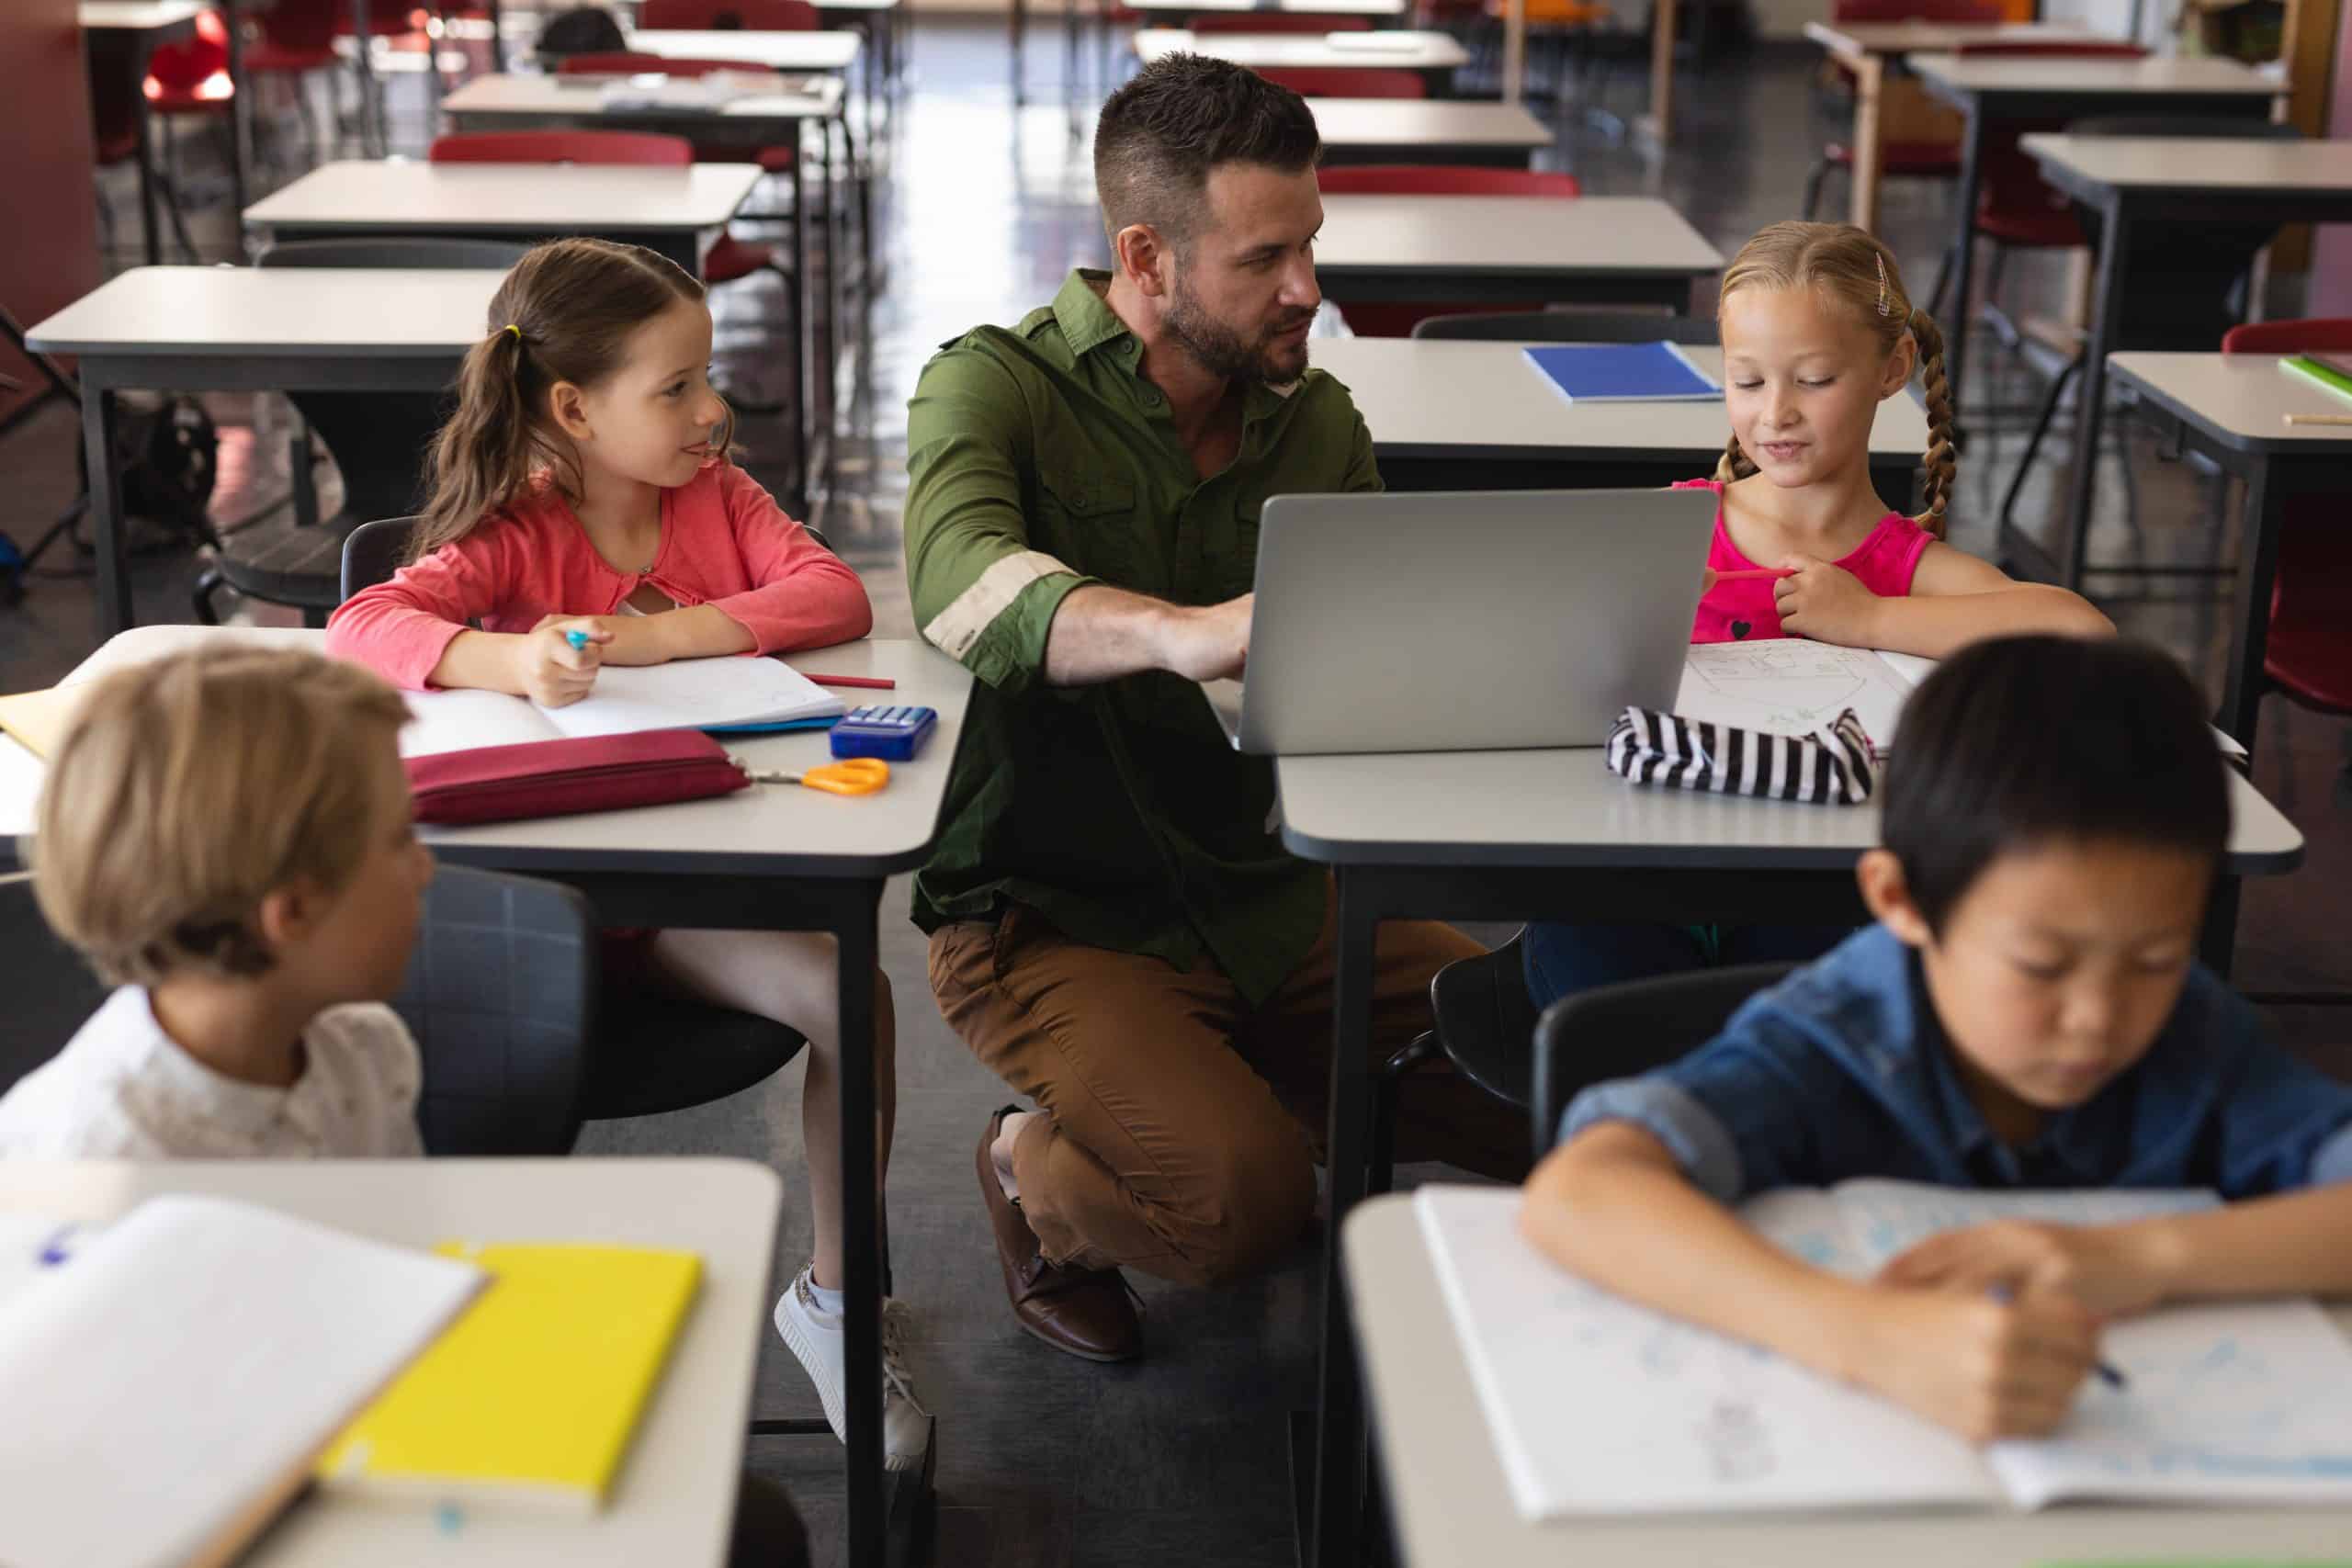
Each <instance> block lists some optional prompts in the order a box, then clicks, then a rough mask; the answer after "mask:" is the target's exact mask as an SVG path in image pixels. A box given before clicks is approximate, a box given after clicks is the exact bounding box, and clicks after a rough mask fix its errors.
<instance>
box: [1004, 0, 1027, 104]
mask: <svg viewBox="0 0 2352 1568" xmlns="http://www.w3.org/2000/svg"><path fill="white" fill-rule="evenodd" d="M1006 26H1007V27H1008V28H1010V29H1011V39H1012V107H1014V108H1019V107H1021V106H1022V105H1023V104H1025V103H1027V102H1028V101H1029V90H1028V85H1027V84H1026V83H1024V82H1023V80H1022V79H1021V43H1022V35H1023V34H1024V33H1026V32H1027V31H1028V30H1029V7H1028V6H1027V4H1026V3H1025V0H1012V6H1010V7H1009V8H1008V19H1007V22H1006Z"/></svg>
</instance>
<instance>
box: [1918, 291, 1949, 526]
mask: <svg viewBox="0 0 2352 1568" xmlns="http://www.w3.org/2000/svg"><path fill="white" fill-rule="evenodd" d="M1910 327H1911V336H1912V339H1913V341H1914V342H1916V343H1917V344H1918V345H1919V380H1920V384H1921V386H1922V388H1923V389H1925V390H1926V392H1927V394H1928V453H1927V456H1926V457H1924V458H1922V459H1921V462H1922V465H1923V466H1924V467H1925V468H1927V470H1928V480H1927V487H1926V491H1925V493H1924V497H1923V499H1924V500H1925V501H1926V502H1927V510H1926V511H1924V512H1922V513H1919V515H1918V517H1917V519H1916V521H1917V523H1918V525H1919V526H1920V527H1922V528H1925V529H1926V530H1927V531H1928V533H1929V534H1930V535H1932V536H1934V537H1936V538H1939V539H1940V538H1942V537H1943V536H1944V529H1945V523H1944V509H1945V508H1946V507H1948V506H1950V505H1951V492H1952V486H1953V484H1954V482H1955V480H1956V479H1957V478H1958V475H1959V472H1960V458H1959V457H1958V455H1957V454H1956V453H1955V451H1954V450H1953V447H1952V438H1951V378H1950V377H1949V376H1947V375H1946V373H1945V370H1944V334H1943V333H1942V332H1941V331H1940V330H1939V328H1938V327H1937V326H1936V319H1935V318H1934V317H1933V316H1930V315H1929V314H1928V312H1927V311H1925V310H1913V311H1912V312H1911V321H1910Z"/></svg>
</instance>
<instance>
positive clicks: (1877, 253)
mask: <svg viewBox="0 0 2352 1568" xmlns="http://www.w3.org/2000/svg"><path fill="white" fill-rule="evenodd" d="M1871 260H1873V261H1875V262H1877V263H1878V313H1879V314H1880V315H1882V316H1891V315H1893V314H1894V306H1893V305H1892V304H1890V303H1888V301H1887V298H1886V296H1887V285H1886V253H1885V252H1884V251H1882V250H1876V249H1873V250H1872V251H1871Z"/></svg>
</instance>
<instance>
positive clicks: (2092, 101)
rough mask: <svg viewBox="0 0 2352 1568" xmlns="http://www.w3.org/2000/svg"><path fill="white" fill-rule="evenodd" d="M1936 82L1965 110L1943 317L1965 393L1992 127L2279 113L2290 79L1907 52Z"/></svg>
mask: <svg viewBox="0 0 2352 1568" xmlns="http://www.w3.org/2000/svg"><path fill="white" fill-rule="evenodd" d="M1905 63H1906V64H1908V65H1909V67H1910V69H1911V71H1912V73H1914V74H1916V75H1917V77H1918V78H1919V80H1920V83H1921V84H1922V85H1924V86H1926V88H1927V89H1928V92H1929V93H1931V94H1933V95H1934V96H1937V97H1939V98H1941V99H1942V100H1943V101H1944V102H1946V103H1948V104H1950V105H1951V106H1952V107H1954V108H1956V109H1958V110H1960V112H1961V115H1962V118H1963V120H1964V121H1965V128H1964V130H1962V137H1961V173H1960V189H1959V190H1958V191H1957V192H1956V193H1955V194H1954V197H1953V210H1954V211H1955V212H1957V213H1959V214H1960V219H1959V226H1958V230H1957V232H1956V233H1955V234H1954V236H1953V243H1954V244H1956V245H1958V246H1959V248H1960V256H1959V262H1958V265H1955V266H1954V267H1953V268H1952V285H1953V292H1952V295H1951V299H1953V300H1954V301H1955V303H1953V304H1952V305H1951V306H1950V307H1949V308H1948V314H1947V316H1946V318H1945V320H1944V321H1942V322H1941V323H1940V324H1941V325H1942V326H1943V327H1944V328H1945V333H1944V342H1945V344H1946V359H1945V365H1946V369H1947V373H1948V374H1949V376H1950V377H1951V385H1952V395H1953V396H1954V397H1955V398H1957V397H1961V396H1962V395H1964V393H1965V391H1966V387H1967V383H1966V382H1965V381H1964V380H1963V379H1962V370H1963V369H1964V367H1965V366H1966V362H1967V358H1968V333H1966V332H1965V331H1964V330H1962V329H1963V328H1964V326H1965V324H1966V312H1967V311H1968V310H1970V309H1972V307H1971V306H1970V305H1969V288H1970V285H1971V284H1972V282H1973V279H1974V277H1975V276H1976V246H1975V243H1974V241H1975V234H1976V229H1975V219H1976V193H1977V189H1978V186H1979V184H1980V181H1981V177H1982V165H1983V163H1984V152H1985V141H1986V139H1987V137H1988V135H1989V134H1990V132H1991V130H1992V128H1994V127H1995V126H1999V125H2015V124H2017V123H2018V122H2019V121H2021V120H2022V121H2031V120H2043V121H2050V120H2056V121H2065V120H2072V119H2086V118H2090V117H2092V116H2094V115H2111V114H2177V115H2183V116H2188V115H2237V116H2241V117H2247V118H2256V119H2267V118H2269V116H2270V105H2271V102H2272V100H2274V99H2276V98H2279V97H2282V96H2285V95H2286V92H2287V86H2286V84H2285V83H2284V82H2283V81H2279V80H2274V79H2273V78H2271V77H2270V76H2268V75H2267V74H2265V73H2261V72H2257V71H2255V70H2253V69H2251V68H2249V67H2247V66H2245V65H2241V64H2239V63H2238V62H2236V61H2234V60H2222V59H2218V58H2215V57H2212V56H2200V57H2199V58H2196V59H2165V60H2155V59H2149V60H2100V59H2095V58H2084V57H2075V58H2073V59H2069V58H2066V57H2064V56H2045V57H2041V58H2036V57H2032V56H2018V55H2008V56H2003V55H1966V54H1948V53H1939V52H1937V53H1923V54H1913V55H1907V56H1905Z"/></svg>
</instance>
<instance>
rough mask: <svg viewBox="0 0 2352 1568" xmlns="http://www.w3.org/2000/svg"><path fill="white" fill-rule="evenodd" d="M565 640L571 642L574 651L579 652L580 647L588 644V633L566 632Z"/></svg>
mask: <svg viewBox="0 0 2352 1568" xmlns="http://www.w3.org/2000/svg"><path fill="white" fill-rule="evenodd" d="M563 640H564V641H566V642H568V643H570V644H571V649H572V651H573V652H575V653H577V652H578V651H579V650H580V649H583V648H585V647H587V646H588V634H587V633H586V632H566V633H564V634H563Z"/></svg>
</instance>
